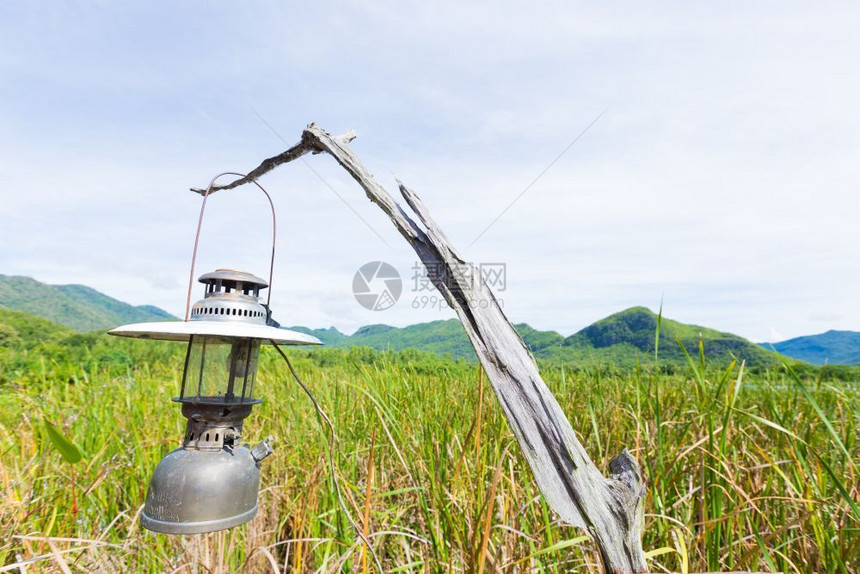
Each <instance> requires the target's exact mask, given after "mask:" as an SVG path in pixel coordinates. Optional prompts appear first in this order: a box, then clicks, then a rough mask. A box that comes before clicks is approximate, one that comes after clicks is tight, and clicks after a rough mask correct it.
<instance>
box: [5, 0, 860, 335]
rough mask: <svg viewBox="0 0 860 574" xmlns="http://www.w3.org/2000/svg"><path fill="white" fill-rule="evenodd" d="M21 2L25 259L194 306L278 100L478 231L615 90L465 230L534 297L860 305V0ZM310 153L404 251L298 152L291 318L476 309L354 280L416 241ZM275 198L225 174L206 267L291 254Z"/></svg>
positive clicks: (15, 180)
mask: <svg viewBox="0 0 860 574" xmlns="http://www.w3.org/2000/svg"><path fill="white" fill-rule="evenodd" d="M0 22H2V24H0V70H2V73H3V74H4V77H5V78H6V81H4V85H3V86H2V87H0V178H2V181H3V182H4V189H3V190H2V191H0V201H2V209H0V245H2V248H3V249H2V251H0V273H6V274H10V273H11V274H15V273H18V274H30V275H33V276H35V277H36V278H38V279H41V280H44V281H50V282H57V283H67V282H79V283H85V284H88V285H91V286H93V287H95V288H97V289H100V290H102V291H105V292H107V293H109V294H110V295H113V296H115V297H119V298H121V299H124V300H127V301H130V302H133V303H136V304H142V303H153V304H156V305H159V306H162V307H164V308H166V309H168V310H169V311H171V312H174V313H177V314H179V313H181V312H182V306H183V304H184V287H183V283H185V281H187V265H188V259H189V257H190V250H191V240H192V238H193V232H194V226H195V224H196V211H197V208H198V206H199V198H197V197H196V196H194V195H192V194H191V193H190V192H187V191H186V189H187V188H188V187H190V186H200V185H203V184H205V183H206V181H207V180H208V178H210V177H211V176H212V175H213V174H215V173H218V172H219V171H224V170H238V171H241V170H247V169H250V168H251V167H253V166H254V165H256V164H257V162H258V161H259V160H260V159H261V158H263V157H266V156H269V155H273V154H275V153H277V152H279V151H281V150H282V149H283V148H284V147H285V145H284V143H283V142H282V141H280V140H279V139H278V138H277V137H276V136H274V135H273V134H272V133H271V132H270V131H269V130H268V128H267V127H266V126H265V125H263V124H262V122H260V121H259V119H258V118H257V117H256V115H255V114H254V111H255V110H256V111H257V112H259V113H260V114H261V115H262V116H263V117H265V118H266V120H267V121H268V122H269V123H270V124H271V125H272V126H274V127H275V129H277V130H278V131H279V132H280V134H281V135H282V136H283V137H284V138H285V139H286V140H287V141H289V142H292V141H294V140H295V139H297V137H298V135H299V133H300V131H301V129H302V127H303V126H304V124H305V123H307V122H308V121H311V120H315V121H318V122H319V123H320V124H321V125H323V126H324V127H326V128H328V129H331V130H333V131H344V130H346V129H347V128H350V127H356V128H358V129H359V132H360V137H359V139H358V140H357V141H356V142H355V149H356V152H357V153H358V154H359V157H361V158H362V159H363V160H364V161H365V163H366V164H367V165H368V166H369V167H370V168H371V170H373V171H374V172H375V173H376V174H377V176H378V177H379V179H380V180H381V181H383V182H384V183H385V184H386V185H389V189H391V190H392V191H394V186H393V178H392V177H391V175H396V176H397V177H399V178H401V179H403V180H404V181H405V182H406V183H407V184H408V185H410V186H411V187H413V188H414V189H416V190H417V191H418V192H419V193H420V194H421V195H422V197H423V198H424V199H425V200H426V202H427V204H428V205H429V207H430V208H431V210H432V211H433V213H434V215H435V217H436V219H437V220H438V221H439V222H440V223H441V224H442V225H443V226H444V228H445V229H446V231H447V232H448V234H449V236H450V237H451V238H452V239H453V240H454V241H455V243H456V244H457V245H458V246H460V248H461V249H463V250H465V247H466V245H468V244H469V242H471V241H472V240H473V239H474V237H475V236H476V235H477V234H478V233H479V232H480V231H481V230H482V229H483V228H484V227H485V226H486V225H487V224H489V223H490V222H491V221H492V220H493V218H495V217H496V215H498V214H499V213H500V212H501V211H502V210H503V209H504V208H505V207H506V206H507V205H508V204H509V203H510V202H511V200H513V199H514V198H515V197H516V196H517V194H519V193H520V192H521V191H522V190H523V189H524V188H525V187H526V186H527V185H528V184H529V182H531V181H532V180H533V179H534V178H535V176H536V175H537V174H539V173H540V172H541V170H543V169H544V168H545V167H546V166H547V164H548V163H549V162H550V161H551V160H552V159H553V158H555V157H556V156H557V155H558V153H559V152H560V151H561V150H562V149H564V147H565V146H567V145H568V144H569V143H570V142H571V140H572V139H573V138H574V137H575V136H576V134H578V133H579V132H580V131H581V130H582V129H583V127H585V126H586V125H587V124H588V123H589V122H590V121H591V120H593V119H594V117H595V116H597V114H599V113H600V112H601V111H603V110H604V109H607V108H608V109H607V112H606V114H605V115H604V116H603V117H602V118H601V119H600V120H599V121H598V122H597V123H596V124H595V125H594V127H593V128H592V129H591V130H590V131H589V132H588V133H587V134H586V135H585V136H584V137H583V138H582V139H581V140H580V141H579V142H578V143H577V144H576V145H574V146H573V147H572V148H571V149H570V150H569V151H568V152H567V154H565V155H564V156H563V157H562V158H561V159H560V160H559V161H558V162H557V163H556V164H555V165H554V166H553V167H552V169H550V170H549V171H548V172H547V173H546V174H545V175H544V176H543V177H542V178H541V179H540V180H539V181H538V182H537V183H536V184H535V185H534V186H533V187H532V188H531V189H530V190H529V191H528V192H527V193H526V194H525V196H524V197H523V198H522V200H520V201H519V202H518V203H517V204H516V205H515V206H514V207H512V208H511V209H510V211H508V212H507V213H506V214H505V215H504V216H503V217H502V218H501V219H500V220H499V221H498V223H496V224H495V225H494V226H493V227H492V228H491V229H490V230H489V231H488V232H487V233H486V234H485V235H484V236H483V237H482V238H481V240H480V241H478V242H477V243H476V244H475V245H474V246H473V247H472V248H470V249H468V250H465V251H466V255H467V256H468V257H469V258H472V259H474V260H475V261H504V262H507V263H508V265H509V277H510V283H509V290H508V291H506V292H505V293H504V296H503V297H504V299H505V304H506V307H505V308H506V312H507V313H508V314H509V316H511V317H512V318H513V319H514V320H516V321H526V322H529V323H531V324H533V325H535V326H537V327H539V328H553V329H556V330H559V331H560V332H562V333H564V334H569V333H571V332H573V331H574V330H576V329H578V328H581V327H582V326H584V325H586V324H588V323H589V322H590V321H593V320H595V319H598V318H600V317H601V316H603V315H606V314H608V313H610V312H613V311H617V310H619V309H621V308H623V307H625V306H630V305H635V304H646V305H649V306H651V307H652V308H655V307H656V306H657V305H658V304H659V301H660V298H661V297H664V300H665V304H666V306H665V311H666V314H667V316H669V317H673V318H678V319H680V320H685V321H690V322H695V323H699V324H704V325H708V326H714V327H716V328H719V329H721V330H727V331H735V332H738V333H740V334H742V335H745V336H748V337H750V338H752V339H754V340H764V339H766V338H767V337H768V336H769V334H770V333H771V331H772V330H774V329H775V330H776V332H779V333H781V334H785V336H795V335H800V334H805V333H809V332H818V331H820V330H822V328H841V329H858V328H860V305H858V303H860V301H858V295H857V290H856V288H854V286H855V285H856V284H857V281H858V279H860V265H858V259H857V257H856V254H855V251H856V245H857V244H858V242H860V228H858V226H856V224H855V220H856V217H857V214H858V213H860V199H858V197H860V194H858V193H857V192H858V189H857V186H858V181H860V177H859V176H860V162H858V161H857V158H858V157H860V140H858V137H857V134H858V133H860V112H858V111H857V108H856V102H857V101H858V96H860V78H858V77H857V75H856V74H855V73H853V70H854V69H855V68H856V54H857V53H858V52H860V39H858V38H857V36H856V34H855V30H856V29H857V28H858V24H860V14H858V8H857V7H856V6H855V5H853V4H850V3H833V4H826V5H825V4H816V5H810V4H794V5H792V4H785V3H779V4H770V5H768V4H760V5H755V6H750V5H748V4H734V3H728V4H726V3H723V4H720V5H714V6H707V5H696V6H693V5H689V4H684V3H658V4H649V5H648V6H644V5H643V6H642V7H636V6H631V5H629V4H614V3H609V4H584V3H580V4H578V5H573V6H571V5H568V4H549V3H547V4H537V5H534V6H531V7H529V8H524V7H523V6H521V5H520V4H517V3H502V4H497V3H494V4H492V5H490V4H486V5H470V6H463V5H462V4H455V3H450V4H433V5H432V6H430V5H426V6H417V7H416V6H407V5H404V4H402V3H392V2H361V3H358V2H352V3H350V2H345V3H341V4H339V5H337V6H334V7H323V6H311V7H304V8H303V9H301V10H300V9H296V8H295V7H293V6H291V7H286V6H282V5H279V4H276V3H272V4H271V5H269V6H267V7H263V8H259V9H258V10H256V11H251V10H248V9H246V8H245V7H238V6H235V7H233V6H221V7H218V6H212V5H210V4H206V3H200V4H197V5H192V6H185V7H172V8H171V9H170V10H165V9H164V7H163V6H158V5H135V6H120V5H102V6H90V7H80V6H72V5H67V4H63V3H56V4H53V5H50V4H48V5H44V4H42V5H40V8H38V9H36V8H33V7H30V6H29V5H18V6H11V5H7V6H5V7H3V8H0ZM307 161H308V162H309V163H311V164H312V165H313V166H314V168H315V169H316V170H318V171H319V172H320V173H321V174H322V176H323V177H324V178H325V180H326V181H327V182H328V184H330V185H331V186H332V187H334V189H335V190H337V192H338V193H339V194H340V195H342V196H343V198H344V199H345V200H346V201H347V202H348V203H349V205H350V206H351V207H352V208H353V209H354V210H355V211H357V212H358V213H359V214H360V217H361V218H363V219H364V220H365V221H366V222H367V223H368V224H369V225H370V226H372V227H373V229H374V230H376V232H377V233H379V234H380V235H382V237H383V238H384V239H385V241H386V242H388V243H389V244H390V245H391V248H389V247H387V246H386V245H385V243H383V242H382V241H381V240H380V239H379V238H378V237H377V236H376V235H375V234H374V232H372V231H370V230H368V228H367V226H366V225H365V223H363V222H362V221H361V220H360V219H359V218H357V217H356V216H355V214H353V213H352V211H351V210H350V209H349V208H348V207H346V206H345V205H344V204H343V203H342V202H341V200H340V199H338V197H337V196H336V195H335V194H334V193H333V192H332V191H331V190H330V189H329V188H328V187H327V186H326V185H325V184H324V183H322V182H320V181H319V179H317V177H316V176H315V175H314V174H313V173H312V172H311V171H310V170H309V169H308V168H307V167H305V166H304V165H302V163H301V162H297V163H295V164H293V165H290V166H285V167H282V168H280V169H279V171H278V172H277V173H274V174H272V175H271V176H268V177H267V178H266V179H265V180H264V182H263V183H264V184H265V185H267V187H269V188H270V190H271V191H272V193H273V195H274V197H275V201H276V205H277V206H278V208H279V231H280V243H279V255H278V260H277V265H276V275H275V293H276V294H277V296H278V297H281V298H282V299H281V301H283V303H282V304H281V306H279V307H278V310H279V313H278V315H279V316H280V317H282V322H285V323H290V324H298V323H302V324H308V325H311V326H328V325H335V326H338V327H339V328H342V329H344V330H347V331H349V330H352V329H354V328H355V327H358V326H360V325H362V324H366V323H369V322H390V323H394V324H400V325H402V324H408V323H413V322H416V321H422V320H429V319H431V318H441V317H447V316H450V312H448V313H447V314H446V313H441V314H440V312H438V311H436V312H424V313H419V312H416V311H414V310H413V309H411V307H409V306H406V307H403V306H402V303H404V302H405V301H406V300H405V299H404V300H403V301H401V304H400V305H398V306H397V307H396V308H395V309H392V310H390V311H386V312H384V313H376V314H373V313H371V312H367V311H364V310H363V309H362V308H361V307H360V306H358V305H357V304H356V303H355V302H354V301H353V300H352V295H351V293H350V291H349V290H350V285H351V281H352V274H353V273H354V272H355V270H356V269H357V268H358V267H359V266H360V265H361V264H362V263H364V262H366V261H368V260H373V259H384V260H388V261H391V262H392V263H394V264H395V265H396V266H397V268H398V269H399V270H400V271H401V273H402V274H404V275H408V274H409V273H410V267H411V266H412V263H413V262H414V260H415V256H414V254H412V252H411V250H410V249H409V248H408V246H406V244H405V243H404V242H403V241H402V239H401V238H400V237H399V236H398V235H397V234H396V233H395V232H394V231H393V228H392V227H391V225H390V223H389V222H388V221H387V220H386V219H385V217H384V216H383V215H382V214H381V213H379V210H378V209H377V208H376V207H374V206H372V205H370V204H369V203H368V202H367V201H366V199H365V198H364V197H363V194H362V192H361V191H360V190H359V189H358V188H357V187H356V185H355V184H354V183H353V182H352V181H351V180H350V179H349V177H348V176H347V175H346V174H344V173H343V172H342V171H341V170H339V168H337V166H335V165H333V162H332V161H331V160H330V159H328V158H322V157H319V156H314V157H310V158H308V160H307ZM255 193H256V192H254V191H253V190H250V189H249V190H248V191H247V193H245V192H244V191H240V192H234V193H233V194H229V195H228V194H223V195H219V196H215V197H213V200H212V204H211V206H210V212H209V215H207V220H206V224H205V228H204V235H203V244H202V246H201V255H200V263H199V266H198V269H199V270H200V271H201V272H203V271H204V270H206V269H208V268H210V267H213V266H223V265H229V266H241V267H245V268H248V269H249V270H252V271H254V272H256V273H257V274H265V269H266V265H267V254H266V247H265V243H266V241H267V238H266V237H267V234H268V219H267V215H266V212H265V205H264V204H262V203H261V201H262V200H260V199H259V198H253V194H255ZM409 295H410V293H409V292H406V293H405V294H404V297H407V296H409ZM281 309H283V311H281ZM822 317H829V319H827V320H823V319H821V318H822Z"/></svg>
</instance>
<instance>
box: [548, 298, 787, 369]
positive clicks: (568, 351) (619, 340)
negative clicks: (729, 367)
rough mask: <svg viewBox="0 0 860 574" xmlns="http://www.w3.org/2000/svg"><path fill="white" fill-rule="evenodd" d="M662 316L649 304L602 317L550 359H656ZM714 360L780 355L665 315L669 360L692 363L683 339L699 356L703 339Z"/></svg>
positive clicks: (755, 362)
mask: <svg viewBox="0 0 860 574" xmlns="http://www.w3.org/2000/svg"><path fill="white" fill-rule="evenodd" d="M657 318H658V316H657V314H656V313H654V312H652V311H651V310H650V309H647V308H645V307H632V308H630V309H626V310H624V311H621V312H620V313H615V314H614V315H610V316H609V317H606V318H605V319H601V320H600V321H597V322H596V323H594V324H592V325H589V326H588V327H586V328H585V329H583V330H581V331H579V332H578V333H576V334H574V335H571V336H570V337H567V338H566V339H565V340H564V342H563V343H562V345H561V347H560V348H558V347H551V348H549V349H546V350H545V351H546V352H544V353H540V352H539V353H538V356H541V354H543V355H544V358H558V359H567V360H571V361H595V360H597V361H601V362H603V361H608V362H614V363H621V364H625V363H628V364H629V362H630V361H631V360H635V358H636V357H637V356H638V357H639V358H640V360H642V361H644V362H648V361H651V360H653V356H654V347H655V335H656V332H657ZM700 339H701V340H702V342H703V344H704V349H705V356H706V357H707V358H708V359H709V360H715V361H717V362H728V361H730V360H731V358H732V357H733V356H734V357H738V358H739V359H742V360H746V362H747V364H748V365H750V366H758V367H762V366H768V365H775V364H777V363H778V362H779V359H778V357H777V356H776V354H775V353H772V352H770V351H767V350H765V349H762V348H761V347H759V346H758V345H756V344H754V343H751V342H750V341H747V340H746V339H744V338H742V337H739V336H737V335H733V334H731V333H723V332H721V331H716V330H714V329H708V328H706V327H700V326H698V325H687V324H684V323H679V322H678V321H673V320H671V319H667V318H665V317H663V318H662V319H661V321H660V340H659V357H660V361H661V362H663V363H686V358H685V357H684V352H683V350H682V349H681V346H680V345H679V344H678V343H679V342H680V343H681V344H683V345H684V347H685V348H686V349H687V352H688V353H690V355H692V356H693V357H696V356H698V352H699V351H698V348H699V340H700Z"/></svg>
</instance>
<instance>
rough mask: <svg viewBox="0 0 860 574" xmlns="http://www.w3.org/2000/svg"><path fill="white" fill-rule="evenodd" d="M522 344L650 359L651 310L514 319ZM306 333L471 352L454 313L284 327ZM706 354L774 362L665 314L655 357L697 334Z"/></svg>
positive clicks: (575, 358)
mask: <svg viewBox="0 0 860 574" xmlns="http://www.w3.org/2000/svg"><path fill="white" fill-rule="evenodd" d="M514 327H515V328H516V329H517V331H518V332H519V334H520V336H521V337H522V338H523V341H524V342H525V344H526V346H527V347H528V348H529V349H530V350H531V352H532V354H533V355H534V356H535V357H537V358H538V359H546V360H550V361H561V362H571V363H580V364H595V363H597V364H608V363H613V364H617V365H622V366H631V365H633V364H635V362H636V360H637V359H638V360H640V361H641V362H650V361H653V357H654V339H655V334H656V330H657V314H655V313H654V312H652V311H650V310H649V309H647V308H645V307H633V308H630V309H627V310H625V311H621V312H620V313H615V314H614V315H610V316H609V317H606V318H605V319H601V320H600V321H597V322H596V323H594V324H592V325H589V326H588V327H586V328H585V329H582V330H581V331H579V332H578V333H575V334H573V335H571V336H569V337H566V338H565V337H564V336H563V335H561V334H559V333H557V332H555V331H539V330H537V329H534V328H533V327H531V326H529V325H527V324H525V323H520V324H517V325H514ZM290 328H291V329H294V330H296V331H302V332H304V333H309V334H311V335H314V336H315V337H317V338H319V339H320V340H321V341H322V342H323V343H325V344H326V345H328V346H331V347H351V346H357V347H373V348H375V349H380V350H382V349H393V350H399V349H405V348H409V347H414V348H418V349H422V350H425V351H432V352H435V353H437V354H441V355H444V354H448V355H451V356H452V357H454V358H464V359H468V360H474V359H475V353H474V351H473V350H472V346H471V345H470V344H469V340H468V338H467V337H466V333H465V331H464V330H463V327H462V325H461V324H460V322H459V321H458V320H456V319H449V320H447V321H433V322H431V323H421V324H418V325H410V326H409V327H403V328H399V327H391V326H388V325H368V326H366V327H362V328H361V329H359V330H358V331H356V332H355V333H354V334H352V335H345V334H343V333H341V332H340V331H338V330H337V329H335V328H334V327H331V328H329V329H307V328H304V327H290ZM700 338H701V340H702V342H703V344H704V349H705V356H706V357H707V358H708V359H709V360H715V361H717V362H726V363H727V362H728V361H730V360H731V358H732V357H733V356H735V357H739V358H740V359H743V360H746V361H747V365H749V366H751V367H752V366H759V367H760V366H770V365H776V364H778V363H779V358H778V357H777V356H776V354H775V353H773V352H770V351H767V350H765V349H763V348H761V347H760V346H758V345H756V344H754V343H751V342H749V341H747V340H746V339H744V338H742V337H738V336H737V335H733V334H731V333H722V332H720V331H715V330H713V329H708V328H706V327H699V326H697V325H686V324H684V323H679V322H677V321H672V320H671V319H666V318H665V317H664V318H662V320H661V322H660V342H659V358H660V359H659V360H660V362H661V363H664V364H665V363H674V364H686V363H687V359H686V357H684V353H683V351H682V350H681V347H680V346H679V345H678V341H680V342H681V343H682V344H683V345H684V347H685V348H686V349H687V352H688V353H689V354H690V355H691V356H693V357H694V359H696V360H698V359H697V357H698V354H699V351H698V348H699V339H700Z"/></svg>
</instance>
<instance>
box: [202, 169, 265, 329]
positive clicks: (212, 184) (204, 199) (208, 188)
mask: <svg viewBox="0 0 860 574" xmlns="http://www.w3.org/2000/svg"><path fill="white" fill-rule="evenodd" d="M225 175H235V176H238V177H241V178H245V177H247V176H246V175H245V174H242V173H236V172H233V171H225V172H224V173H219V174H218V175H216V176H215V177H213V178H212V181H210V182H209V185H208V186H207V187H206V192H205V193H204V194H203V204H202V205H201V206H200V217H198V219H197V233H196V234H195V235H194V251H193V252H192V253H191V271H190V273H189V274H188V297H187V298H186V300H185V320H186V321H188V318H189V316H190V312H191V291H192V289H193V288H194V267H195V265H196V264H197V247H198V245H199V244H200V230H201V229H202V228H203V213H204V212H205V211H206V200H207V199H209V193H210V192H211V191H212V188H213V187H214V186H215V182H216V181H217V180H218V178H220V177H222V176H225ZM251 183H253V184H254V185H256V186H257V187H259V188H260V191H262V192H263V194H264V195H265V196H266V199H268V200H269V207H270V208H271V209H272V259H271V261H270V262H269V294H268V295H267V297H266V309H267V310H268V309H269V308H270V307H269V304H270V303H271V302H272V274H273V272H274V270H275V242H276V239H277V227H278V226H277V221H276V218H275V204H274V203H272V197H271V196H270V195H269V192H268V191H266V190H265V189H264V188H263V186H262V185H260V184H259V183H257V182H256V180H252V181H251Z"/></svg>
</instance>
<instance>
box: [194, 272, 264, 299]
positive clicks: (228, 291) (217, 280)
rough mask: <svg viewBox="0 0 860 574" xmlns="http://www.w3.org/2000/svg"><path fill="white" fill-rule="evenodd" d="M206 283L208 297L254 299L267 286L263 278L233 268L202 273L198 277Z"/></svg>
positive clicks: (201, 281)
mask: <svg viewBox="0 0 860 574" xmlns="http://www.w3.org/2000/svg"><path fill="white" fill-rule="evenodd" d="M198 281H200V283H203V284H204V285H206V295H205V296H206V298H207V299H208V298H209V297H224V296H228V297H230V296H232V297H244V298H248V299H251V300H253V301H256V300H257V298H258V297H259V296H260V291H262V290H263V289H265V288H266V287H268V286H269V284H268V283H266V281H265V280H264V279H260V278H259V277H257V276H256V275H252V274H251V273H247V272H245V271H234V270H233V269H218V270H217V271H213V272H211V273H204V274H203V275H201V276H200V278H199V279H198Z"/></svg>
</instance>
